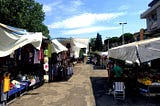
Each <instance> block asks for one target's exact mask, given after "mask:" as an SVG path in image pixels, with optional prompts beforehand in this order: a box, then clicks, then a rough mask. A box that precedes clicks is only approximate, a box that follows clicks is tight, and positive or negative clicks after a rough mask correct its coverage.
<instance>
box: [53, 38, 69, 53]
mask: <svg viewBox="0 0 160 106" xmlns="http://www.w3.org/2000/svg"><path fill="white" fill-rule="evenodd" d="M52 44H53V52H55V53H59V52H62V51H67V50H68V49H67V48H66V47H65V46H63V45H62V44H61V43H60V42H59V41H58V40H57V39H53V40H52Z"/></svg>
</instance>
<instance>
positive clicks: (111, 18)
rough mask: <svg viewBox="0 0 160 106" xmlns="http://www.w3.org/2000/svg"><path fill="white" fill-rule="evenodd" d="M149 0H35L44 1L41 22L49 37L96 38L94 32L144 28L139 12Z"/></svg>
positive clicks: (112, 33) (118, 32)
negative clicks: (43, 16) (121, 23)
mask: <svg viewBox="0 0 160 106" xmlns="http://www.w3.org/2000/svg"><path fill="white" fill-rule="evenodd" d="M151 1H152V0H113V1H112V0H37V2H39V3H40V4H43V11H44V12H45V21H44V24H45V25H47V26H48V28H49V31H50V36H51V37H52V38H56V37H65V38H70V37H73V38H95V37H96V36H97V33H99V34H100V35H102V39H106V37H113V36H117V37H119V36H120V35H121V34H122V26H121V25H120V24H119V23H120V22H127V24H126V25H124V33H126V32H129V33H135V32H138V31H139V30H140V29H141V28H146V21H145V19H140V14H142V13H143V12H144V11H145V10H147V9H148V4H149V3H150V2H151Z"/></svg>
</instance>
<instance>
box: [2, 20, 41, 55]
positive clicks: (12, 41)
mask: <svg viewBox="0 0 160 106" xmlns="http://www.w3.org/2000/svg"><path fill="white" fill-rule="evenodd" d="M16 29H17V28H16ZM41 42H42V33H41V32H37V33H30V32H27V33H26V32H24V33H22V30H20V32H18V31H16V30H15V29H11V27H8V26H6V25H4V24H1V23H0V57H4V56H7V55H9V54H11V53H12V52H13V51H15V50H16V49H18V48H20V47H23V46H24V45H26V44H29V43H31V44H32V45H33V46H34V47H35V48H37V49H40V47H41Z"/></svg>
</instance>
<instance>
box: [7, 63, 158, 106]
mask: <svg viewBox="0 0 160 106" xmlns="http://www.w3.org/2000/svg"><path fill="white" fill-rule="evenodd" d="M106 91H107V71H106V70H99V69H98V70H95V69H93V66H92V65H90V64H81V63H79V64H76V65H75V66H74V74H73V76H72V77H71V78H70V79H69V80H68V81H62V82H51V83H45V84H44V85H42V86H41V87H39V88H37V89H34V90H32V91H29V92H28V93H26V94H25V95H23V96H21V97H19V98H17V99H15V101H13V102H10V104H9V106H144V105H145V106H160V98H159V97H153V98H152V97H151V98H149V97H144V96H142V95H139V94H135V93H133V92H132V91H129V92H126V99H125V100H124V101H117V100H114V99H113V95H108V94H107V93H106Z"/></svg>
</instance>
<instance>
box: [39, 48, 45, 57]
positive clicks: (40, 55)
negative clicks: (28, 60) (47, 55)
mask: <svg viewBox="0 0 160 106" xmlns="http://www.w3.org/2000/svg"><path fill="white" fill-rule="evenodd" d="M38 59H39V60H43V59H44V54H43V49H42V48H41V49H40V50H39V53H38Z"/></svg>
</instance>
